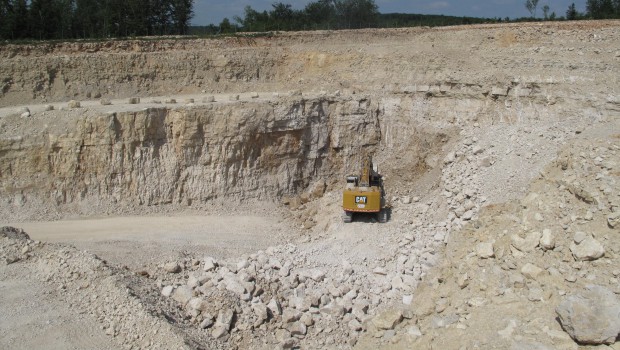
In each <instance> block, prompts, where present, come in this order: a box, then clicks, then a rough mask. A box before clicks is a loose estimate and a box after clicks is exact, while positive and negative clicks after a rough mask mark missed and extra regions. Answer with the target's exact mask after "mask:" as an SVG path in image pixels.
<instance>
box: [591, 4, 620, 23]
mask: <svg viewBox="0 0 620 350" xmlns="http://www.w3.org/2000/svg"><path fill="white" fill-rule="evenodd" d="M617 5H618V1H617V0H588V1H586V13H587V15H588V16H589V17H591V18H594V19H605V18H618V16H617V13H618V10H619V8H618V6H617Z"/></svg>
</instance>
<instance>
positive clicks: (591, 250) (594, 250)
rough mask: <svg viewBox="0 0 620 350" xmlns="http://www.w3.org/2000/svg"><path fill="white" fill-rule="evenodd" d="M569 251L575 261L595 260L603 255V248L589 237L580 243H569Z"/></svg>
mask: <svg viewBox="0 0 620 350" xmlns="http://www.w3.org/2000/svg"><path fill="white" fill-rule="evenodd" d="M570 251H571V252H572V253H573V256H574V257H575V259H576V260H586V261H587V260H596V259H598V258H600V257H602V256H603V255H605V248H604V247H603V245H602V244H601V242H599V241H597V240H596V239H594V238H593V237H591V236H587V237H586V238H585V239H584V240H582V241H580V242H574V243H571V245H570Z"/></svg>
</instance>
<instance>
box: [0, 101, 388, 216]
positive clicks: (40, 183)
mask: <svg viewBox="0 0 620 350" xmlns="http://www.w3.org/2000/svg"><path fill="white" fill-rule="evenodd" d="M60 112H61V111H59V113H60ZM378 113H379V111H378V108H377V106H376V104H375V105H374V106H373V104H371V103H370V101H368V100H361V101H347V102H343V101H333V100H327V99H313V100H291V101H281V102H277V103H267V102H256V103H243V104H222V105H208V106H203V107H193V108H178V109H167V108H150V109H145V110H142V111H138V112H123V113H111V114H107V115H94V116H81V117H79V118H77V119H71V118H69V117H67V118H65V119H67V120H66V123H67V124H66V125H67V128H66V132H64V133H59V134H55V133H51V132H44V133H42V134H39V135H31V136H28V137H13V138H11V137H8V138H3V139H2V140H0V183H1V184H2V188H3V190H4V191H3V192H4V193H5V195H8V196H7V198H8V200H9V201H16V198H17V199H18V200H17V201H28V200H29V199H33V198H38V199H41V200H43V201H50V203H51V204H66V203H75V202H81V201H87V202H88V201H110V202H112V203H117V202H121V203H127V204H132V205H135V204H140V205H156V204H164V203H181V204H191V203H192V202H205V201H208V200H210V199H213V198H218V197H226V198H232V199H235V198H236V199H247V198H268V199H275V198H277V197H279V196H281V195H284V194H288V193H295V192H297V191H299V190H300V189H303V188H305V187H306V186H308V184H309V183H311V182H314V181H316V180H317V179H326V178H329V177H330V176H333V175H334V174H340V173H342V174H344V171H345V170H344V169H340V168H338V169H336V170H334V166H335V165H338V166H340V165H341V164H342V163H343V159H342V157H343V155H347V154H357V153H359V152H358V151H359V150H360V149H361V148H365V147H368V148H374V147H376V146H377V145H378V143H379V140H380V126H379V123H378ZM355 159H356V160H357V158H355ZM15 204H19V203H15Z"/></svg>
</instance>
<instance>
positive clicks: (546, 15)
mask: <svg viewBox="0 0 620 350" xmlns="http://www.w3.org/2000/svg"><path fill="white" fill-rule="evenodd" d="M542 10H543V16H544V18H545V21H546V20H548V19H549V5H545V6H543V8H542Z"/></svg>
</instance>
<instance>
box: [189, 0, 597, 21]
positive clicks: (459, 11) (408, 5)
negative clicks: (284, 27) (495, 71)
mask: <svg viewBox="0 0 620 350" xmlns="http://www.w3.org/2000/svg"><path fill="white" fill-rule="evenodd" d="M312 1H316V0H254V1H250V0H194V18H193V20H192V25H208V24H215V25H217V24H219V23H220V22H221V21H222V19H224V17H227V18H228V19H230V20H231V22H233V17H234V16H239V17H243V9H244V8H245V7H246V6H247V5H250V6H251V7H252V8H253V9H255V10H257V11H263V10H270V9H271V8H272V7H271V4H273V3H275V2H282V3H285V4H291V5H292V6H293V8H294V9H297V10H301V9H303V8H304V7H305V6H306V5H307V4H308V3H310V2H312ZM585 1H586V0H539V4H538V11H537V13H536V14H537V17H542V7H543V6H544V5H549V7H550V11H549V13H550V14H551V12H555V13H556V15H557V16H558V17H559V16H565V14H566V10H567V9H568V6H569V5H570V4H571V3H575V6H576V7H577V11H579V12H583V11H585ZM375 3H376V4H377V6H379V12H381V13H391V12H400V13H421V14H436V15H450V16H471V17H488V18H495V17H500V18H506V17H510V18H518V17H527V16H529V15H530V14H529V12H528V11H527V10H526V8H525V0H375Z"/></svg>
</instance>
